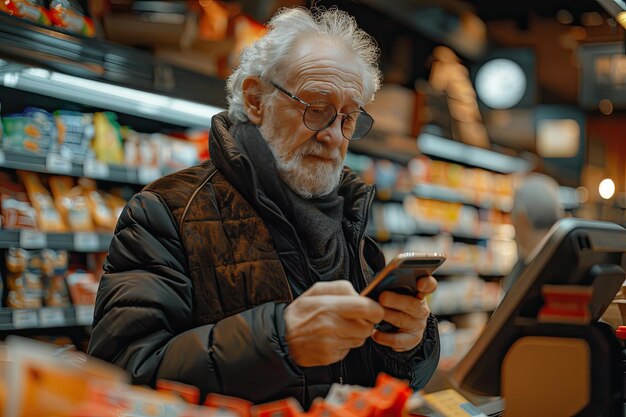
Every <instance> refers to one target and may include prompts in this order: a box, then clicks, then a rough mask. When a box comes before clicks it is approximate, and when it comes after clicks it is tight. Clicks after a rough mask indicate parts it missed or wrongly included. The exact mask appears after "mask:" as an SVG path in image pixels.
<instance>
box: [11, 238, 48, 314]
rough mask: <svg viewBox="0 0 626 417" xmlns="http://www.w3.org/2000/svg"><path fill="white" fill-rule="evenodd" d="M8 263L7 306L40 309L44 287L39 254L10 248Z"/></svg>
mask: <svg viewBox="0 0 626 417" xmlns="http://www.w3.org/2000/svg"><path fill="white" fill-rule="evenodd" d="M6 263H7V290H8V293H7V306H8V307H11V308H40V307H41V305H42V294H43V285H42V282H41V275H42V270H41V268H42V260H41V256H40V255H39V253H37V252H29V251H27V250H24V249H20V248H10V249H9V250H8V252H7V257H6Z"/></svg>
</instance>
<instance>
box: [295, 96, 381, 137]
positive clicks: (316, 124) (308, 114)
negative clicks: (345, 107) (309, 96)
mask: <svg viewBox="0 0 626 417" xmlns="http://www.w3.org/2000/svg"><path fill="white" fill-rule="evenodd" d="M336 117H337V110H336V109H335V107H334V106H333V105H331V104H329V103H324V102H316V103H311V104H309V106H308V107H307V108H306V110H305V111H304V124H305V126H306V127H308V128H309V129H311V130H316V131H319V130H323V129H326V128H327V127H328V126H330V125H331V124H332V123H333V122H334V121H335V118H336ZM373 123H374V121H373V119H372V118H371V116H369V115H368V114H367V113H364V112H362V111H353V112H350V113H348V114H346V115H344V116H343V120H342V123H341V132H342V134H343V136H344V137H345V138H346V139H360V138H362V137H363V136H365V135H366V134H367V133H368V132H369V131H370V129H371V128H372V125H373Z"/></svg>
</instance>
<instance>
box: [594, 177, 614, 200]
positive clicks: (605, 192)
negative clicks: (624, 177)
mask: <svg viewBox="0 0 626 417" xmlns="http://www.w3.org/2000/svg"><path fill="white" fill-rule="evenodd" d="M598 191H600V197H602V198H604V199H605V200H608V199H609V198H611V197H613V194H615V183H614V182H613V180H612V179H610V178H605V179H603V180H602V181H600V186H599V187H598Z"/></svg>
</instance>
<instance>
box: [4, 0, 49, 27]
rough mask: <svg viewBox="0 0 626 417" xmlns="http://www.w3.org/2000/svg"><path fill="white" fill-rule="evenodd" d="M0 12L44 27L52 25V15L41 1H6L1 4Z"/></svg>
mask: <svg viewBox="0 0 626 417" xmlns="http://www.w3.org/2000/svg"><path fill="white" fill-rule="evenodd" d="M0 12H4V13H7V14H10V15H11V16H16V17H21V18H22V19H27V20H31V21H33V22H37V23H41V24H42V25H46V26H50V25H51V20H50V14H49V13H48V10H47V9H46V8H45V6H44V3H43V1H40V0H4V1H2V2H0Z"/></svg>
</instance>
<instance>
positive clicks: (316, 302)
mask: <svg viewBox="0 0 626 417" xmlns="http://www.w3.org/2000/svg"><path fill="white" fill-rule="evenodd" d="M384 314H385V313H384V309H383V308H382V307H381V305H380V304H378V303H377V302H375V301H373V300H371V299H369V298H367V297H361V296H360V295H359V294H358V293H357V292H356V291H355V290H354V288H353V287H352V284H351V283H350V282H348V281H342V280H339V281H330V282H317V283H315V284H314V285H313V286H312V287H311V288H309V289H308V290H307V291H305V292H304V293H303V294H302V295H301V296H300V297H298V298H296V299H295V300H294V301H293V302H292V303H291V304H289V305H288V306H287V308H286V309H285V326H286V339H287V345H288V346H289V352H290V355H291V357H292V358H293V360H294V361H295V362H296V363H297V364H298V365H300V366H322V365H329V364H331V363H335V362H338V361H340V360H341V359H343V358H344V357H345V356H346V355H347V354H348V352H349V351H350V349H352V348H355V347H359V346H362V345H363V344H364V343H365V340H366V339H367V338H368V337H370V335H371V334H372V331H373V330H374V325H376V323H379V322H380V321H381V320H382V319H383V315H384Z"/></svg>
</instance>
